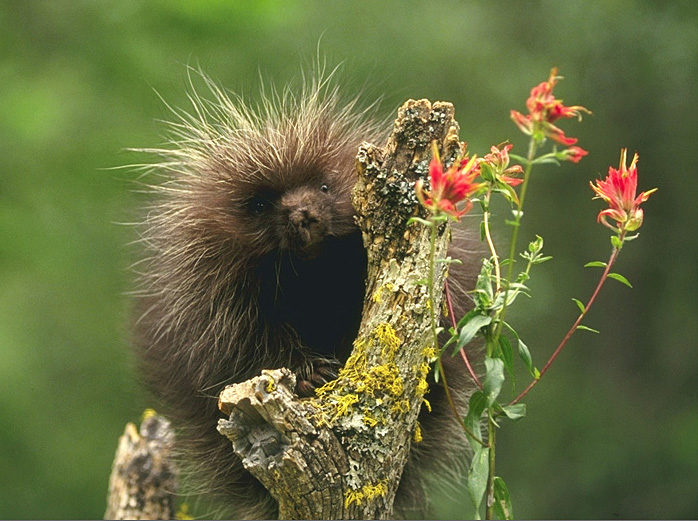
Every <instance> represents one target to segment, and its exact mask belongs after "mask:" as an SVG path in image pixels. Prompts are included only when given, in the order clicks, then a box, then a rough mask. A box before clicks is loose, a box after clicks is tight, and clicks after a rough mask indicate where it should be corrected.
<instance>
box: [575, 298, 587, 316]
mask: <svg viewBox="0 0 698 521" xmlns="http://www.w3.org/2000/svg"><path fill="white" fill-rule="evenodd" d="M572 300H573V301H574V303H575V304H577V307H578V308H579V311H581V312H582V313H584V312H585V311H586V307H585V306H584V304H582V301H581V300H578V299H576V298H573V299H572Z"/></svg>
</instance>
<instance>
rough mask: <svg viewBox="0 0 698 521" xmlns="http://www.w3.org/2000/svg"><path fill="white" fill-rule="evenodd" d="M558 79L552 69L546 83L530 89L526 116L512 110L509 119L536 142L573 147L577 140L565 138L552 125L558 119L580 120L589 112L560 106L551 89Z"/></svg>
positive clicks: (575, 106) (580, 107)
mask: <svg viewBox="0 0 698 521" xmlns="http://www.w3.org/2000/svg"><path fill="white" fill-rule="evenodd" d="M560 78H561V77H560V76H557V68H553V69H552V70H551V71H550V77H549V78H548V81H544V82H543V83H540V84H538V85H537V86H535V87H533V88H532V89H531V94H530V96H529V97H528V99H527V100H526V107H527V108H528V115H523V114H521V113H520V112H518V111H516V110H512V111H511V119H512V120H513V121H514V123H515V124H516V126H517V127H519V129H520V130H521V131H522V132H523V133H524V134H527V135H529V136H533V137H534V139H536V140H537V141H542V140H543V139H545V138H550V139H552V140H553V141H557V142H558V143H560V144H562V145H574V144H575V143H576V142H577V139H576V138H573V137H567V136H565V133H564V132H563V131H562V129H560V128H559V127H557V126H555V125H553V123H554V122H555V121H557V120H558V119H560V118H571V117H574V116H576V117H577V118H579V119H582V114H581V113H582V112H586V113H588V114H591V112H590V111H589V110H587V109H586V108H584V107H582V106H580V105H574V106H571V107H566V106H565V105H563V104H562V100H559V99H555V97H554V96H553V88H554V87H555V85H556V84H557V82H558V80H559V79H560Z"/></svg>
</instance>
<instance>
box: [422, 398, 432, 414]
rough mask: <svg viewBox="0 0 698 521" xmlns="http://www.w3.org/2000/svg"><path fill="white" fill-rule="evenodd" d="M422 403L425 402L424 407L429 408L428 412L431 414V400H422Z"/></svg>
mask: <svg viewBox="0 0 698 521" xmlns="http://www.w3.org/2000/svg"><path fill="white" fill-rule="evenodd" d="M422 401H423V402H424V407H426V408H427V411H429V412H431V404H430V403H429V400H427V399H426V398H422Z"/></svg>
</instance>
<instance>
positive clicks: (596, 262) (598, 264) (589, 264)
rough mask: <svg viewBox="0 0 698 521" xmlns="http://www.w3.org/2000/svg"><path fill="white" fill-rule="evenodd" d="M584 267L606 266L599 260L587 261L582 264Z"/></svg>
mask: <svg viewBox="0 0 698 521" xmlns="http://www.w3.org/2000/svg"><path fill="white" fill-rule="evenodd" d="M584 267H585V268H605V267H606V263H605V262H601V261H592V262H587V263H586V264H585V265H584Z"/></svg>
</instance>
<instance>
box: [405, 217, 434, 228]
mask: <svg viewBox="0 0 698 521" xmlns="http://www.w3.org/2000/svg"><path fill="white" fill-rule="evenodd" d="M412 223H419V224H423V225H424V226H429V227H432V226H434V223H432V222H431V221H427V220H426V219H422V218H421V217H410V218H409V219H408V220H407V224H412Z"/></svg>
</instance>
